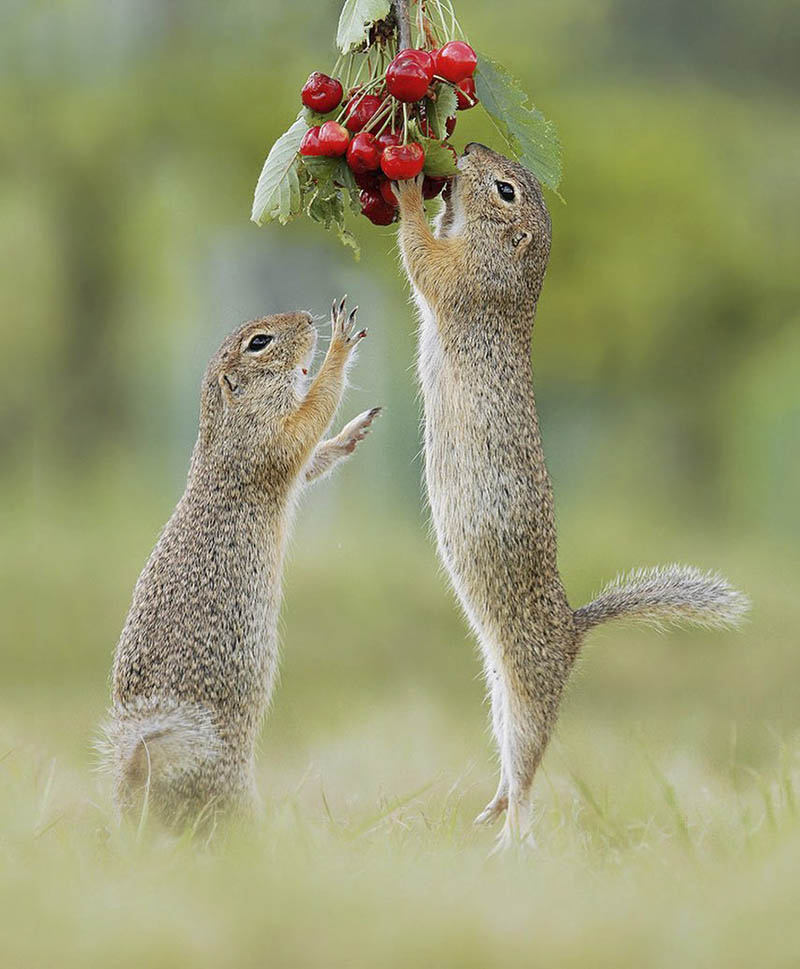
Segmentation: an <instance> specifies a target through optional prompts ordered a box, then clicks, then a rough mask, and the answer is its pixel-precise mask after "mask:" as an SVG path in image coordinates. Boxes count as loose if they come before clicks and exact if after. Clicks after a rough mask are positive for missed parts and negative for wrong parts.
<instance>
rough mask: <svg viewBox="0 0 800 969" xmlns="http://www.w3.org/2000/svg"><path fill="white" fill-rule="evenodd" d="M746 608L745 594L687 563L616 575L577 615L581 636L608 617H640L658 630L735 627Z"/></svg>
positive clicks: (748, 604) (747, 604)
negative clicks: (683, 626)
mask: <svg viewBox="0 0 800 969" xmlns="http://www.w3.org/2000/svg"><path fill="white" fill-rule="evenodd" d="M749 608H750V601H749V599H748V598H747V596H745V595H743V594H742V593H741V592H739V591H737V590H736V589H734V588H733V586H731V585H729V584H728V582H726V580H725V579H723V578H722V576H720V575H717V574H715V573H713V572H701V571H700V570H699V569H695V568H692V567H691V566H689V565H666V566H659V567H658V568H653V569H637V570H636V571H634V572H629V573H628V574H627V575H620V576H618V577H617V578H616V579H614V581H613V582H611V583H609V584H608V585H607V586H606V587H605V589H603V591H602V592H601V593H600V595H599V596H598V597H597V598H596V599H595V600H594V601H593V602H590V603H588V605H585V606H581V608H580V609H577V610H576V612H575V620H576V622H577V624H578V628H579V630H580V631H581V632H585V631H586V630H588V629H592V628H593V627H594V626H597V625H599V624H600V623H601V622H607V621H608V620H610V619H638V620H640V621H642V622H647V623H651V624H654V625H656V626H663V625H669V624H671V623H674V624H678V625H680V624H682V623H686V624H692V625H698V626H723V627H724V626H737V625H738V624H739V623H740V622H741V621H742V619H743V618H744V616H745V613H746V612H747V610H748V609H749Z"/></svg>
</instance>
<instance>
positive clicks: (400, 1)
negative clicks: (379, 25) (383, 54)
mask: <svg viewBox="0 0 800 969" xmlns="http://www.w3.org/2000/svg"><path fill="white" fill-rule="evenodd" d="M409 2H410V0H394V15H395V17H396V18H397V49H398V50H405V49H406V48H407V47H410V46H411V13H410V11H409Z"/></svg>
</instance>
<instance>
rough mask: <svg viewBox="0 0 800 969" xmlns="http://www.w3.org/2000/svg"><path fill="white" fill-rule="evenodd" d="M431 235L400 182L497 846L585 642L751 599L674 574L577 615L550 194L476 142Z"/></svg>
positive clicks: (443, 526)
mask: <svg viewBox="0 0 800 969" xmlns="http://www.w3.org/2000/svg"><path fill="white" fill-rule="evenodd" d="M458 168H459V174H458V176H457V177H455V178H454V179H453V180H452V183H451V184H450V185H449V186H448V188H447V189H446V190H445V194H444V207H443V209H442V211H441V213H440V214H439V216H438V219H437V222H436V226H435V231H432V230H431V226H430V225H429V223H428V220H427V218H426V215H425V210H424V208H423V197H422V190H421V182H420V179H415V180H408V181H401V182H395V183H393V186H392V187H393V190H394V193H395V195H396V197H397V199H398V202H399V207H400V225H399V230H398V238H399V245H400V251H401V254H402V259H403V264H404V266H405V270H406V273H407V275H408V278H409V281H410V283H411V287H412V290H413V293H414V297H415V300H416V303H417V307H418V311H419V319H420V328H419V346H418V375H419V381H420V385H421V389H422V396H423V403H424V449H425V479H426V484H427V492H428V499H429V503H430V508H431V514H432V519H433V525H434V529H435V533H436V537H437V541H438V547H439V553H440V555H441V558H442V560H443V562H444V565H445V566H446V568H447V571H448V573H449V575H450V578H451V580H452V583H453V586H454V588H455V591H456V593H457V595H458V598H459V600H460V602H461V605H462V606H463V608H464V611H465V613H466V615H467V618H468V620H469V623H470V625H471V627H472V629H473V631H474V633H475V635H476V637H477V639H478V641H479V643H480V646H481V651H482V653H483V661H484V667H485V673H486V680H487V684H488V690H489V694H490V697H491V707H492V725H493V732H494V736H495V740H496V743H497V747H498V750H499V755H500V782H499V786H498V788H497V793H496V794H495V796H494V798H493V799H492V800H491V801H490V803H489V804H488V805H487V806H486V808H485V809H484V810H483V811H482V812H481V814H480V815H479V816H478V817H477V818H476V823H488V822H492V821H495V820H496V819H499V818H500V817H501V816H502V815H503V814H504V813H505V825H504V828H503V832H502V835H501V844H507V843H509V842H512V841H515V840H517V839H518V838H521V837H522V838H524V837H528V836H529V835H530V824H531V818H530V791H531V785H532V782H533V778H534V774H535V772H536V769H537V767H538V766H539V764H540V762H541V760H542V756H543V754H544V751H545V748H546V746H547V742H548V739H549V738H550V735H551V733H552V731H553V727H554V725H555V722H556V717H557V713H558V707H559V702H560V700H561V696H562V693H563V691H564V687H565V686H566V683H567V680H568V678H569V674H570V671H571V669H572V667H573V665H574V663H575V660H576V657H577V655H578V653H579V651H580V648H581V645H582V644H583V641H584V638H585V636H586V634H587V632H589V631H590V630H591V629H593V628H594V627H595V626H597V625H599V624H600V623H603V622H606V621H608V620H613V619H625V618H631V619H639V620H644V621H649V622H652V623H656V624H663V623H669V622H675V623H681V622H687V623H696V624H699V625H704V626H733V625H736V624H737V623H738V622H739V621H740V620H741V618H742V617H743V615H744V614H745V612H746V611H747V608H748V600H747V599H746V597H745V596H744V595H742V594H741V593H739V592H738V591H736V590H735V589H734V588H732V587H731V586H730V585H729V584H728V583H727V582H726V581H725V580H724V579H722V578H721V577H720V576H718V575H714V574H706V573H703V572H701V571H699V570H697V569H695V568H691V567H687V566H681V565H669V566H666V567H661V568H651V569H643V570H639V571H636V572H633V573H631V574H630V575H627V576H623V577H620V578H618V579H617V580H615V581H614V582H612V583H611V584H610V585H608V586H607V587H606V588H605V589H604V590H603V591H602V592H601V593H600V595H599V596H598V597H597V598H596V599H595V600H594V601H593V602H590V603H589V604H588V605H585V606H582V607H581V608H579V609H576V610H573V609H572V608H571V607H570V605H569V602H568V601H567V596H566V593H565V591H564V587H563V585H562V582H561V578H560V576H559V572H558V564H557V554H556V530H555V521H554V514H553V493H552V488H551V484H550V478H549V476H548V473H547V468H546V467H545V461H544V454H543V452H542V440H541V436H540V433H539V421H538V417H537V413H536V404H535V400H534V394H533V388H532V385H531V362H530V340H531V331H532V327H533V322H534V317H535V314H536V305H537V302H538V299H539V294H540V292H541V288H542V283H543V280H544V275H545V270H546V268H547V262H548V258H549V254H550V242H551V223H550V216H549V214H548V211H547V207H546V205H545V202H544V199H543V197H542V191H541V186H540V185H539V182H538V181H537V179H536V178H535V177H534V176H533V175H532V174H531V173H530V172H529V171H527V170H526V169H525V168H524V167H523V166H522V165H520V164H518V163H516V162H514V161H511V160H509V159H508V158H504V157H503V156H502V155H499V154H497V153H496V152H494V151H491V150H490V149H489V148H487V147H485V146H484V145H480V144H477V143H472V144H469V145H467V147H466V148H465V150H464V154H463V155H462V157H461V158H460V159H459V162H458Z"/></svg>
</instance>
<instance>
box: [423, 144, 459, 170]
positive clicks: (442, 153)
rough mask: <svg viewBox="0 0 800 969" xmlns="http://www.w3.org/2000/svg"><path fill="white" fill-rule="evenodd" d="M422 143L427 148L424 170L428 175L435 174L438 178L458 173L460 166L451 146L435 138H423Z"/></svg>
mask: <svg viewBox="0 0 800 969" xmlns="http://www.w3.org/2000/svg"><path fill="white" fill-rule="evenodd" d="M420 144H421V145H422V147H423V148H424V149H425V165H424V167H423V169H422V170H423V171H424V172H425V174H426V175H434V176H436V177H437V178H446V177H447V176H449V175H458V167H457V166H456V161H455V158H453V152H452V151H451V150H450V149H449V148H446V147H445V146H444V145H443V144H442V143H441V142H439V141H434V139H433V138H421V139H420Z"/></svg>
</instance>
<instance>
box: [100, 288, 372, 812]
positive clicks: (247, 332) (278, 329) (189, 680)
mask: <svg viewBox="0 0 800 969" xmlns="http://www.w3.org/2000/svg"><path fill="white" fill-rule="evenodd" d="M355 320H356V310H353V312H352V313H350V315H349V316H348V315H347V314H346V313H345V307H344V300H342V301H341V303H339V304H336V303H334V306H333V310H332V315H331V342H330V346H329V348H328V352H327V355H326V357H325V360H324V361H323V363H322V366H321V367H320V369H319V371H318V373H317V375H316V377H315V378H314V380H313V381H312V383H311V385H310V387H308V390H307V391H306V389H305V383H306V381H305V375H306V374H307V372H308V366H309V359H310V357H311V355H312V353H313V350H314V346H315V343H316V330H315V328H314V326H313V325H312V323H311V317H310V315H309V314H308V313H304V312H303V313H284V314H279V315H276V316H268V317H264V318H262V319H258V320H253V321H252V322H250V323H245V324H244V325H243V326H241V327H239V329H237V330H235V331H234V332H233V333H232V334H231V335H230V336H229V337H227V339H226V340H225V341H224V342H223V344H222V346H221V347H220V349H219V350H218V352H217V353H216V355H215V356H214V357H213V359H212V360H211V362H210V363H209V365H208V369H207V370H206V374H205V377H204V378H203V386H202V398H201V406H200V430H199V433H198V436H197V443H196V444H195V447H194V451H193V453H192V461H191V466H190V469H189V477H188V481H187V484H186V490H185V492H184V494H183V496H182V498H181V499H180V501H179V502H178V505H177V507H176V508H175V511H174V512H173V514H172V517H171V518H170V520H169V521H168V522H167V524H166V526H165V527H164V530H163V531H162V533H161V536H160V538H159V539H158V542H157V544H156V547H155V548H154V549H153V552H152V554H151V555H150V558H149V560H148V562H147V564H146V565H145V567H144V570H143V571H142V574H141V575H140V576H139V580H138V582H137V583H136V588H135V590H134V593H133V602H132V603H131V607H130V611H129V613H128V618H127V620H126V622H125V627H124V629H123V630H122V635H121V637H120V640H119V644H118V646H117V650H116V655H115V657H114V668H113V672H112V698H113V705H112V709H111V712H110V716H109V719H108V722H107V724H106V726H105V739H104V740H103V741H102V742H101V744H100V745H99V746H100V749H101V753H102V754H103V755H104V759H105V764H106V766H107V768H108V769H109V771H110V773H111V774H112V777H113V782H114V797H115V802H116V804H117V807H118V808H119V810H120V812H121V813H125V814H127V813H130V812H133V811H138V813H139V817H140V818H142V817H143V816H144V814H145V813H146V810H147V809H148V808H149V809H151V810H152V811H153V812H154V813H155V814H156V815H157V816H158V817H159V819H160V820H162V821H164V822H165V823H167V824H168V825H171V826H173V827H175V826H181V825H183V824H194V825H197V824H198V823H200V822H201V821H202V822H203V824H204V826H208V825H210V824H211V823H213V821H214V819H215V818H216V816H217V814H218V813H220V812H226V813H233V814H240V815H248V814H251V813H252V811H253V809H254V807H255V805H256V803H257V797H256V789H255V772H254V753H255V744H256V737H257V735H258V730H259V727H260V725H261V721H262V719H263V716H264V712H265V710H266V708H267V705H268V703H269V698H270V695H271V692H272V686H273V682H274V679H275V672H276V667H277V656H278V645H277V641H278V633H277V626H278V613H279V609H280V599H281V573H282V568H283V558H284V550H285V547H286V542H287V537H288V532H289V529H290V527H291V519H292V513H293V509H294V506H295V504H296V502H297V498H298V494H299V492H300V490H301V489H302V487H303V485H304V484H306V483H308V482H311V481H314V480H316V479H318V478H320V477H323V476H325V475H326V474H327V473H328V472H329V471H330V470H331V469H332V468H333V467H334V466H335V465H336V464H337V463H339V462H340V461H341V460H342V459H344V458H346V457H347V456H348V455H349V454H351V453H352V452H353V450H354V449H355V447H356V446H357V444H358V442H359V441H361V440H362V439H363V438H364V436H365V435H366V434H367V432H368V430H369V428H370V425H371V424H372V422H373V420H374V419H375V417H376V416H377V414H378V413H379V411H380V408H373V409H372V410H369V411H366V412H365V413H363V414H361V415H360V416H359V417H356V418H355V420H353V421H351V422H350V423H349V424H348V425H347V426H346V427H345V428H344V429H343V430H342V431H341V432H340V433H339V434H337V435H336V436H335V437H332V438H329V439H328V440H324V441H321V440H320V439H321V438H322V436H323V435H324V433H325V431H326V429H327V427H328V425H329V424H330V422H331V421H332V419H333V416H334V414H335V412H336V410H337V408H338V406H339V402H340V400H341V397H342V393H343V391H344V387H345V382H346V374H347V368H348V365H349V362H350V360H351V359H352V356H353V351H354V349H355V347H356V346H357V344H358V343H360V341H361V340H362V338H363V337H365V336H366V332H367V331H366V330H360V331H359V330H357V329H356V326H355Z"/></svg>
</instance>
